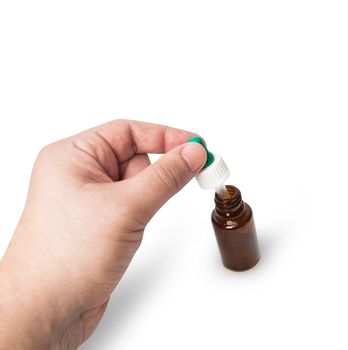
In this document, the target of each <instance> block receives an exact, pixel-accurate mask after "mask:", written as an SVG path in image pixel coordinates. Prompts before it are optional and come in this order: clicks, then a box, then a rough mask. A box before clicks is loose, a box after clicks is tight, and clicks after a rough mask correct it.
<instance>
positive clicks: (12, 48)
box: [0, 0, 348, 350]
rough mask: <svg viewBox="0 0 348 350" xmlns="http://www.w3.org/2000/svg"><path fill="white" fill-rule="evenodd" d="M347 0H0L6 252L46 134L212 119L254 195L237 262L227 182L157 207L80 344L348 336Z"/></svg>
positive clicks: (202, 126)
mask: <svg viewBox="0 0 348 350" xmlns="http://www.w3.org/2000/svg"><path fill="white" fill-rule="evenodd" d="M347 16H348V9H347V2H346V1H334V0H330V1H318V0H317V1H308V0H307V1H306V0H298V1H297V0H292V1H275V0H274V1H269V0H265V1H256V0H255V1H219V0H214V1H190V0H185V1H181V0H176V1H163V0H161V1H130V0H129V1H94V2H93V1H71V0H70V1H62V0H61V1H47V0H43V1H37V0H33V1H15V0H11V1H6V0H5V1H1V2H0V118H1V124H0V128H1V137H0V155H1V172H0V193H1V195H0V207H1V215H0V255H2V254H3V252H4V251H5V249H6V246H7V244H8V242H9V240H10V237H11V234H12V232H13V230H14V229H15V226H16V223H17V220H18V218H19V215H20V213H21V210H22V208H23V205H24V200H25V196H26V191H27V186H28V181H29V176H30V172H31V167H32V164H33V161H34V159H35V157H36V154H37V152H38V151H39V149H40V148H41V147H42V146H44V145H45V144H46V143H49V142H52V141H54V140H57V139H59V138H62V137H65V136H68V135H71V134H74V133H77V132H79V131H82V130H84V129H86V128H89V127H92V126H95V125H98V124H101V123H103V122H106V121H108V120H110V119H115V118H131V119H137V120H145V121H151V122H157V123H162V124H169V125H173V126H176V127H179V128H184V129H188V130H192V131H195V132H197V133H200V134H201V135H203V136H204V137H205V139H206V140H207V141H208V145H209V146H210V148H211V149H212V150H213V151H215V152H218V153H220V154H222V156H223V157H224V159H225V161H226V162H227V163H228V164H229V166H230V168H231V177H230V181H229V182H230V183H233V184H235V185H236V186H238V187H239V188H240V189H241V191H242V194H243V196H244V199H245V200H246V201H247V202H248V203H249V204H250V205H251V206H252V207H253V209H254V213H255V219H256V224H257V228H258V234H259V241H260V246H261V253H262V259H261V261H260V263H259V264H258V265H257V267H255V268H254V269H252V270H251V271H249V272H245V273H235V272H231V271H228V270H226V269H224V268H223V267H222V265H221V263H220V257H219V254H218V251H217V246H216V242H215V238H214V234H213V232H212V227H211V224H210V212H211V210H212V208H213V199H212V198H213V193H210V192H205V191H203V190H201V189H200V188H199V187H198V185H197V184H196V183H195V182H194V181H193V182H192V183H190V184H189V185H188V186H187V187H186V188H185V189H184V190H183V191H182V192H181V193H179V194H178V195H177V196H176V197H175V198H173V199H172V200H171V201H170V202H168V204H167V205H166V206H165V207H163V208H162V209H161V211H160V212H159V213H158V215H157V216H156V217H155V218H154V219H153V221H152V222H151V223H150V225H149V227H148V229H147V231H146V234H145V239H144V241H143V245H142V247H141V249H140V250H139V251H138V253H137V255H136V257H135V259H134V260H133V262H132V264H131V266H130V268H129V270H128V272H127V273H126V275H125V276H124V278H123V280H122V281H121V283H120V285H119V286H118V287H117V289H116V291H115V292H114V294H113V297H112V299H111V302H110V305H109V307H108V310H107V312H106V315H105V317H104V319H103V321H102V322H101V324H100V326H99V327H98V329H97V331H96V332H95V334H94V335H93V336H92V338H91V339H90V340H89V341H87V342H86V343H85V344H84V345H83V346H82V347H81V349H83V350H92V349H98V350H106V349H122V350H129V349H153V350H155V349H168V350H171V349H240V350H244V349H248V350H249V349H250V350H251V349H267V350H269V349H346V348H347V346H348V340H347V337H346V335H345V333H346V331H347V313H348V303H347V295H348V288H347V283H346V282H347V245H348V230H347V196H348V186H347V176H348V171H347V166H346V163H347V152H346V150H347V143H348V142H347V127H346V120H347V116H348V103H347V97H348V69H347V67H348V64H347V62H348V49H347V47H348V40H347V39H348V21H347Z"/></svg>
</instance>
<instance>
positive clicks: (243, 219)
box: [211, 202, 253, 230]
mask: <svg viewBox="0 0 348 350" xmlns="http://www.w3.org/2000/svg"><path fill="white" fill-rule="evenodd" d="M252 219H253V211H252V209H251V207H250V206H249V204H247V203H245V202H244V209H243V211H242V213H241V214H240V215H238V216H237V217H230V216H229V213H228V212H227V213H225V215H224V216H221V215H218V214H217V212H216V210H215V209H214V210H213V212H212V214H211V220H212V222H213V224H215V225H217V226H220V227H223V228H224V229H227V230H235V229H237V228H239V227H241V226H244V225H245V224H247V223H249V222H250V221H251V220H252Z"/></svg>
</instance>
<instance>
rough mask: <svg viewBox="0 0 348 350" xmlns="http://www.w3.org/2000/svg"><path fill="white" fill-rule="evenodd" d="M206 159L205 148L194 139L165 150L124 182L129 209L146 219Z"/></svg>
mask: <svg viewBox="0 0 348 350" xmlns="http://www.w3.org/2000/svg"><path fill="white" fill-rule="evenodd" d="M205 161H206V152H205V150H204V148H203V147H202V146H201V145H200V144H198V143H194V142H193V143H186V144H184V145H181V146H178V147H176V148H175V149H173V150H171V151H169V152H167V153H166V154H164V155H163V156H162V157H161V158H160V159H159V160H158V161H157V162H156V163H154V164H152V165H150V166H148V167H147V168H146V169H145V170H144V171H142V172H141V173H139V174H138V175H137V176H135V177H132V178H131V179H128V180H127V181H126V182H125V183H124V185H126V183H127V191H128V193H129V195H128V199H129V202H128V205H129V207H130V210H135V213H136V214H137V215H138V216H139V215H141V216H143V217H141V218H139V219H140V220H141V222H145V223H147V222H148V221H149V220H150V219H151V217H152V216H153V215H154V214H155V213H156V212H157V210H158V209H159V208H160V207H161V206H162V205H163V204H164V203H165V202H166V201H167V200H168V199H169V198H170V197H172V196H173V195H174V194H175V193H177V192H178V191H180V190H181V189H182V188H183V187H184V186H185V185H186V184H187V183H188V182H189V181H190V180H191V179H192V178H193V177H194V175H195V174H196V173H197V172H198V171H199V170H200V169H201V168H202V167H203V165H204V163H205ZM139 194H140V195H139Z"/></svg>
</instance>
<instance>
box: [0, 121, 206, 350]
mask: <svg viewBox="0 0 348 350" xmlns="http://www.w3.org/2000/svg"><path fill="white" fill-rule="evenodd" d="M193 135H194V134H193V133H190V132H186V131H182V130H178V129H174V128H170V127H165V126H160V125H154V124H147V123H141V122H135V121H127V120H116V121H113V122H110V123H107V124H104V125H102V126H99V127H96V128H94V129H91V130H87V131H85V132H82V133H80V134H78V135H76V136H72V137H69V138H67V139H64V140H61V141H58V142H56V143H53V144H51V145H48V146H46V147H45V148H43V150H42V151H41V152H40V154H39V156H38V158H37V160H36V162H35V165H34V168H33V173H32V177H31V182H30V187H29V193H28V198H27V202H26V205H25V209H24V212H23V214H22V217H21V219H20V222H19V224H18V227H17V229H16V231H15V233H14V235H13V238H12V240H11V243H10V245H9V247H8V249H7V251H6V253H5V256H4V257H3V259H2V261H1V263H0V278H1V279H0V280H1V285H0V349H1V350H2V349H35V350H40V349H76V348H77V347H78V346H79V345H80V344H82V343H83V342H84V341H85V340H86V339H87V338H88V337H89V336H90V335H91V334H92V332H93V331H94V329H95V328H96V326H97V324H98V323H99V321H100V319H101V317H102V315H103V313H104V311H105V308H106V306H107V303H108V300H109V297H110V294H111V292H112V291H113V290H114V288H115V287H116V285H117V283H118V282H119V280H120V279H121V277H122V275H123V274H124V272H125V270H126V269H127V267H128V265H129V263H130V261H131V259H132V257H133V255H134V253H135V252H136V250H137V249H138V247H139V245H140V243H141V240H142V238H143V232H144V228H145V226H146V225H147V223H148V222H149V220H150V219H151V218H152V216H153V215H154V214H155V213H156V212H157V210H158V209H159V208H160V207H161V206H162V205H163V204H164V203H165V202H166V201H167V200H168V199H169V198H170V197H171V196H173V195H174V194H175V193H176V192H178V191H179V190H180V189H181V188H182V187H183V186H184V185H185V184H186V183H187V182H188V181H189V180H190V179H191V178H192V177H193V176H194V175H195V174H196V173H197V172H198V171H199V170H200V169H201V168H202V166H203V164H204V163H205V160H206V154H205V151H204V149H203V147H202V146H201V145H199V144H197V143H187V144H185V142H186V140H187V139H188V138H189V137H191V136H193ZM147 153H165V154H164V155H163V156H162V157H161V158H160V159H159V160H158V161H157V162H156V163H154V164H152V165H150V161H149V158H148V155H147Z"/></svg>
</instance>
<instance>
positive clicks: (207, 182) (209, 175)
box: [196, 153, 230, 192]
mask: <svg viewBox="0 0 348 350" xmlns="http://www.w3.org/2000/svg"><path fill="white" fill-rule="evenodd" d="M213 155H214V161H213V162H212V163H211V164H210V165H208V166H207V167H206V168H203V169H202V171H201V172H200V173H198V174H197V175H196V180H197V181H198V184H199V186H201V188H203V189H205V190H209V189H214V188H215V189H216V191H217V192H219V191H218V188H219V187H222V186H224V183H225V181H226V180H227V178H228V177H229V175H230V170H229V169H228V167H227V165H226V163H225V162H224V160H223V159H222V158H221V156H220V155H218V154H215V153H213Z"/></svg>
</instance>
